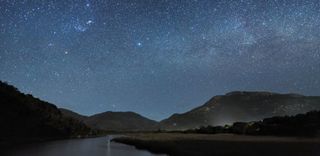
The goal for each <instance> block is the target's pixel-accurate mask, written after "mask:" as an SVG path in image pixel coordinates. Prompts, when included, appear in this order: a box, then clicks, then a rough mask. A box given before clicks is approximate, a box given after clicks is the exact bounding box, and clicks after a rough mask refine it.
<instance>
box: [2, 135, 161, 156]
mask: <svg viewBox="0 0 320 156" xmlns="http://www.w3.org/2000/svg"><path fill="white" fill-rule="evenodd" d="M113 137H114V136H107V137H100V138H89V139H74V140H60V141H53V142H47V143H42V144H35V145H29V146H25V147H23V148H17V149H15V150H14V151H11V152H10V153H8V155H10V156H156V154H152V153H150V152H148V151H142V150H137V149H135V148H134V147H133V146H127V145H124V144H119V143H115V142H111V141H110V140H111V139H112V138H113ZM157 156H158V155H157Z"/></svg>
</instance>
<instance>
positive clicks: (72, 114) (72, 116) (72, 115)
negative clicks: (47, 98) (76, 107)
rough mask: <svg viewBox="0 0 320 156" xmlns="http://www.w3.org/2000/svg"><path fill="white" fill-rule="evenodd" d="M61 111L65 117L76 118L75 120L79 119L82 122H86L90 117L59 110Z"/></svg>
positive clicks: (67, 110)
mask: <svg viewBox="0 0 320 156" xmlns="http://www.w3.org/2000/svg"><path fill="white" fill-rule="evenodd" d="M59 110H60V111H61V113H62V114H63V115H64V116H66V117H70V118H74V119H77V120H80V121H84V120H86V119H87V118H88V116H85V115H81V114H78V113H76V112H74V111H71V110H69V109H65V108H59Z"/></svg>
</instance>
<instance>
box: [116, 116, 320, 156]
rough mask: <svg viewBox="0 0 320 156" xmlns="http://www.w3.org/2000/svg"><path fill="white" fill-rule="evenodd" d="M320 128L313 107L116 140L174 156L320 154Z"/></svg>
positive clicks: (313, 155)
mask: <svg viewBox="0 0 320 156" xmlns="http://www.w3.org/2000/svg"><path fill="white" fill-rule="evenodd" d="M319 132H320V111H312V112H308V113H306V114H298V115H296V116H283V117H272V118H266V119H264V120H262V121H257V122H247V123H246V122H236V123H234V124H233V125H231V126H228V125H226V126H207V127H200V128H198V129H193V130H187V131H175V132H170V133H161V131H159V132H158V133H149V134H130V135H127V136H126V137H121V138H115V139H114V141H116V142H120V143H125V144H129V145H134V146H135V147H137V148H139V149H147V150H150V151H152V152H155V153H166V154H170V155H174V156H188V155H190V156H192V155H202V156H205V155H208V156H209V155H215V156H220V155H223V156H234V155H237V156H242V155H243V156H256V155H259V156H270V155H273V156H285V155H290V156H302V155H303V156H318V155H320V138H319V137H317V136H319ZM219 133H220V134H219ZM226 133H229V134H226ZM240 134H241V135H240Z"/></svg>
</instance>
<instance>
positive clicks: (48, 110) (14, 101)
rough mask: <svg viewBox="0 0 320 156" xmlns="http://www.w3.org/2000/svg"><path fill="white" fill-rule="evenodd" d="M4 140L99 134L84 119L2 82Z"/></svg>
mask: <svg viewBox="0 0 320 156" xmlns="http://www.w3.org/2000/svg"><path fill="white" fill-rule="evenodd" d="M0 125H1V127H0V141H1V140H2V141H3V140H4V141H6V140H10V139H12V138H21V139H28V138H55V137H56V138H64V137H80V136H81V137H83V136H90V135H96V133H97V131H94V130H91V129H90V128H89V127H87V126H86V125H85V124H84V123H82V122H81V121H78V120H75V119H73V118H69V117H65V116H63V115H62V113H61V112H60V110H59V109H58V108H57V107H56V106H55V105H53V104H50V103H48V102H45V101H42V100H40V99H38V98H35V97H33V96H32V95H29V94H23V93H21V92H20V91H19V90H18V89H17V88H15V87H14V86H11V85H8V84H7V83H5V82H1V81H0Z"/></svg>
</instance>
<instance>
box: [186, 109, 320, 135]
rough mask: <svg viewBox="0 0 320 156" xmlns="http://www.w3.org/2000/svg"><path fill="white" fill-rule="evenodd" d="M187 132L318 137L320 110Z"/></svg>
mask: <svg viewBox="0 0 320 156" xmlns="http://www.w3.org/2000/svg"><path fill="white" fill-rule="evenodd" d="M185 132H186V133H205V134H216V133H235V134H247V135H274V136H304V137H316V136H319V135H320V111H311V112H308V113H306V114H298V115H295V116H278V117H272V118H266V119H263V120H262V121H256V122H236V123H234V124H233V125H231V126H229V125H226V126H207V127H200V128H198V129H193V130H187V131H185Z"/></svg>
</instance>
